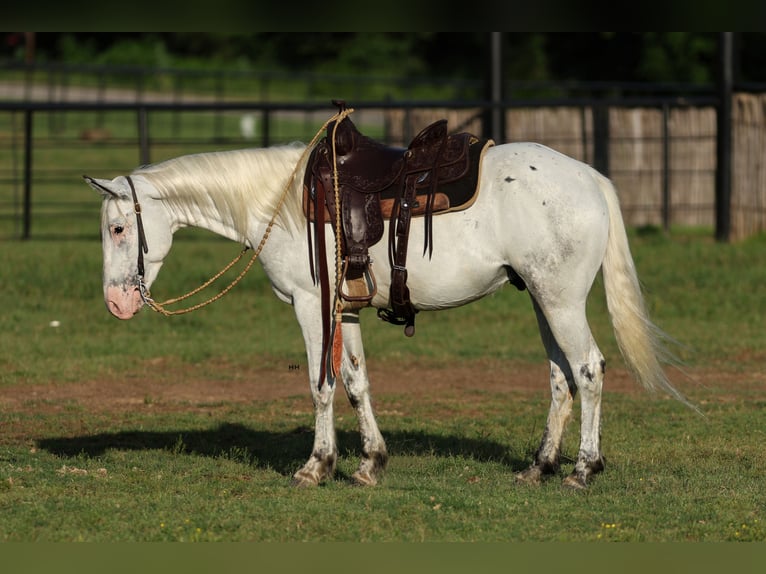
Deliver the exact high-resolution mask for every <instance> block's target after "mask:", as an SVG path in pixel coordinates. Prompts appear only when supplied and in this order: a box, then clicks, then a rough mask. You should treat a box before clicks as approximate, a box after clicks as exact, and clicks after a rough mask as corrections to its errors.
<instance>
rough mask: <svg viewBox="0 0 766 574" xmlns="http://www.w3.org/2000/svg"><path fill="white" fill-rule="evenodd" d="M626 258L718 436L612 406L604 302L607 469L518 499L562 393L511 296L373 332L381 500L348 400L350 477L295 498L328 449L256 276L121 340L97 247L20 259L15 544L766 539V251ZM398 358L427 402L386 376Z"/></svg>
mask: <svg viewBox="0 0 766 574" xmlns="http://www.w3.org/2000/svg"><path fill="white" fill-rule="evenodd" d="M94 200H95V199H94ZM95 201H97V200H95ZM93 223H94V225H97V222H96V221H94V222H93ZM631 239H632V242H633V246H634V255H635V257H636V261H637V266H638V269H639V272H640V274H641V276H642V279H643V281H644V283H645V285H646V289H647V293H648V298H649V304H650V307H651V309H652V311H653V315H654V317H655V319H656V320H657V322H658V323H659V324H660V325H661V326H662V327H663V328H665V329H666V330H667V331H668V332H669V333H671V334H672V335H673V336H675V337H676V338H677V339H678V340H679V341H680V342H681V343H682V346H679V347H677V348H676V349H675V350H676V352H677V353H678V354H679V355H680V356H681V357H682V358H683V360H684V361H685V362H686V369H687V370H688V371H689V373H690V374H691V376H692V377H693V378H694V379H695V380H696V381H697V382H694V381H688V380H686V379H685V378H684V377H682V376H677V375H674V379H675V380H676V381H677V382H678V384H679V386H680V387H681V388H682V389H683V390H684V391H685V392H686V393H687V394H688V395H689V396H690V397H691V398H692V399H693V400H694V401H695V402H696V403H697V404H699V405H700V407H701V408H702V410H703V411H704V413H705V415H706V416H705V417H704V418H703V417H700V416H698V415H696V414H695V413H693V412H691V411H690V410H689V409H687V408H685V407H684V406H682V405H681V404H679V403H677V402H675V401H672V400H669V399H662V398H654V397H650V396H647V395H645V394H643V393H642V392H639V391H637V390H636V389H635V387H630V385H626V384H620V385H617V387H619V388H616V389H610V373H611V374H612V379H611V380H612V381H616V380H617V379H616V378H615V377H617V378H619V377H622V378H623V379H624V373H623V374H621V373H620V366H621V361H620V358H619V356H618V355H617V351H616V347H615V344H614V341H613V338H612V335H611V327H610V326H609V324H608V319H607V317H606V311H605V304H604V301H603V294H602V290H601V286H600V284H599V283H597V285H596V287H595V289H594V292H593V295H592V297H591V302H590V309H589V310H590V315H591V319H592V325H593V330H594V333H595V334H596V337H597V339H598V340H599V342H600V345H601V347H602V349H603V350H604V353H605V355H606V356H607V361H608V364H609V368H608V371H607V382H606V393H605V397H604V421H603V432H602V434H603V440H604V451H605V455H606V457H607V469H606V471H605V472H604V473H603V474H602V475H599V476H597V477H596V478H595V480H594V481H593V483H592V485H591V488H590V490H589V491H588V492H587V493H584V494H580V495H574V494H572V493H569V492H565V491H563V490H562V489H561V487H560V478H561V477H558V478H554V479H552V480H550V481H548V482H546V483H545V484H544V485H543V486H542V487H540V488H525V487H519V486H516V485H515V484H514V482H513V473H514V472H515V471H517V470H520V469H522V468H524V467H525V466H526V465H527V464H529V462H530V459H531V456H532V454H533V452H534V449H535V448H536V446H537V442H538V440H539V437H540V434H541V432H542V427H543V424H544V418H545V413H546V411H547V401H548V396H547V395H548V393H547V390H546V387H547V382H546V379H547V374H546V372H545V361H544V356H543V353H542V349H541V345H540V343H539V338H538V335H537V332H536V326H535V320H534V314H533V313H532V310H531V306H530V304H529V301H528V299H527V297H526V296H525V295H524V294H519V293H518V292H516V290H515V289H514V288H512V287H509V288H507V289H505V290H503V291H502V292H500V293H499V294H497V295H495V296H492V297H489V298H487V299H485V300H482V301H480V302H479V303H476V304H474V305H472V306H468V307H465V308H462V309H458V310H454V311H448V312H442V313H430V314H429V313H427V314H424V315H422V316H421V317H420V318H419V326H418V334H417V336H416V337H414V338H413V339H407V338H405V337H403V336H402V334H401V332H400V329H399V328H395V327H391V326H388V325H385V324H382V323H380V322H378V321H377V320H375V319H374V317H373V314H372V313H368V314H364V315H363V323H364V327H365V335H366V342H367V353H368V361H369V363H370V367H371V370H372V371H373V392H374V397H375V402H376V406H377V410H378V412H379V422H380V424H381V427H382V431H383V433H384V435H385V437H386V439H387V441H388V445H389V450H390V453H391V455H392V460H391V463H390V466H389V471H388V473H387V474H386V476H385V478H384V481H383V483H382V484H381V485H380V486H378V487H376V488H372V489H365V488H356V487H352V486H351V485H350V482H349V479H348V477H349V476H350V475H351V473H352V472H353V471H354V470H355V468H356V464H357V462H358V455H359V439H358V435H357V433H356V430H355V420H354V417H353V415H352V412H351V410H350V408H349V407H348V406H347V404H346V401H345V397H343V396H342V391H339V393H338V395H339V396H338V397H337V399H338V400H337V401H336V402H337V406H338V408H337V411H338V412H337V415H338V429H339V430H338V432H339V444H340V448H341V458H340V461H339V468H338V474H337V478H336V480H335V481H332V482H329V483H327V484H325V485H323V486H321V487H319V488H316V489H308V490H296V489H294V488H292V487H291V486H290V485H289V482H290V480H289V477H290V475H291V474H292V473H293V472H294V471H295V470H296V469H297V468H299V467H300V466H301V465H302V464H303V462H305V459H306V458H307V457H308V454H309V452H310V449H311V440H312V434H311V428H312V425H313V422H312V408H311V401H310V397H309V395H308V389H307V388H306V382H305V381H304V377H305V374H304V373H305V372H306V371H305V357H304V351H303V348H302V341H301V337H300V333H299V331H298V328H297V325H296V323H295V321H294V319H293V316H292V310H291V309H290V308H289V307H288V306H286V305H283V304H281V303H279V302H278V301H277V300H276V299H275V298H274V297H273V296H272V295H271V293H270V290H269V286H268V283H267V281H266V278H265V277H264V276H263V274H262V272H261V271H260V270H257V271H256V272H254V273H253V274H251V275H250V276H248V278H247V279H246V280H245V281H244V283H243V284H241V285H240V286H238V287H237V288H236V289H235V290H234V291H233V292H232V293H231V294H230V295H228V296H227V297H226V298H224V299H223V300H222V301H220V302H219V303H216V304H215V305H214V306H213V307H209V308H207V309H205V310H203V311H200V312H198V313H195V314H192V315H188V316H183V317H178V318H174V319H171V320H168V319H165V318H163V317H161V316H158V315H155V314H150V313H148V312H144V313H142V314H141V316H139V317H138V318H136V319H134V320H133V321H130V322H127V323H123V322H118V321H116V320H114V319H112V318H111V317H109V316H108V314H107V312H106V311H105V309H104V307H103V302H102V297H101V282H100V257H101V254H100V244H99V242H98V240H97V239H96V238H95V237H94V238H93V239H87V238H81V239H77V240H56V239H46V240H32V241H28V242H5V243H4V244H3V245H2V250H3V265H2V266H0V285H2V289H0V298H2V308H3V313H2V315H0V366H1V367H2V368H1V369H0V407H1V408H2V410H1V411H0V510H1V511H2V515H3V521H2V522H0V540H6V541H73V540H87V541H97V540H101V541H148V540H151V541H170V540H178V541H207V540H216V541H223V540H226V541H244V540H247V541H303V540H310V541H330V540H335V541H524V540H526V541H739V540H742V541H749V540H752V541H766V524H765V523H764V521H765V520H766V491H764V488H763V472H764V469H766V455H764V449H763V444H764V438H765V437H764V425H763V412H764V406H766V399H765V398H764V394H763V389H764V386H763V385H764V382H765V381H766V378H765V377H764V372H763V362H764V349H766V346H765V345H764V343H765V342H764V337H765V335H764V329H763V325H764V318H765V317H764V314H765V313H766V302H764V298H763V287H762V286H763V285H764V284H766V268H765V267H764V266H763V264H762V263H763V256H762V254H763V252H764V248H766V238H764V237H758V238H754V239H752V240H750V241H747V242H744V243H742V244H737V245H721V244H716V243H714V242H712V241H711V240H710V239H708V238H707V237H706V236H702V235H696V234H690V233H677V234H676V235H674V237H673V238H672V239H669V238H667V237H665V236H664V235H662V234H660V233H656V232H651V231H647V232H643V233H633V234H632V238H631ZM236 250H237V246H236V245H234V244H231V243H227V242H224V241H220V240H217V239H215V238H212V237H210V236H208V235H206V234H201V233H198V232H188V233H184V234H182V235H181V236H180V237H179V239H178V241H177V244H176V246H175V247H174V251H173V252H172V253H171V256H170V259H169V261H168V262H167V264H166V267H165V268H164V269H163V272H162V274H161V276H160V279H159V280H158V282H157V284H156V286H155V292H156V294H157V296H160V297H161V296H163V295H166V294H167V295H172V294H176V293H178V292H181V291H184V290H187V289H188V288H189V287H191V286H192V285H196V284H197V283H199V282H200V281H201V280H202V279H205V278H206V277H207V276H209V275H210V274H211V273H212V272H214V271H216V270H217V269H218V268H219V267H220V266H221V265H222V264H223V263H224V262H225V261H227V260H228V259H230V258H231V256H233V255H234V254H235V253H236ZM52 321H58V326H56V327H54V326H51V324H52V323H51V322H52ZM54 324H55V323H54ZM445 333H446V334H449V337H448V338H446V339H445V337H444V334H445ZM394 360H395V361H397V362H400V363H402V364H403V365H405V367H406V369H405V372H406V373H408V375H409V376H410V377H411V379H410V381H409V382H407V381H402V380H399V379H398V378H397V376H396V373H394V374H391V375H386V374H385V369H384V368H383V366H385V365H387V364H390V363H391V362H392V361H394ZM418 373H420V375H418ZM376 375H377V376H378V379H376V378H375V376H376ZM536 377H539V385H538V386H530V385H527V384H526V383H525V384H522V383H521V382H520V381H521V380H527V379H530V380H536ZM376 380H377V381H379V382H378V385H377V386H376ZM429 381H430V383H429ZM506 381H507V383H506ZM429 384H432V385H433V387H432V388H433V389H434V391H431V390H429V387H428V385H429ZM376 389H377V391H376ZM577 422H578V421H577V420H575V421H573V427H572V429H571V432H570V433H569V435H568V436H567V438H566V442H565V452H564V454H565V457H566V458H567V459H568V460H570V461H571V459H573V458H574V456H575V455H576V452H577V444H576V439H577V434H578V433H577V432H576V427H575V426H574V425H577ZM569 468H570V466H569V464H565V465H564V468H563V469H562V472H565V471H566V472H568V470H569Z"/></svg>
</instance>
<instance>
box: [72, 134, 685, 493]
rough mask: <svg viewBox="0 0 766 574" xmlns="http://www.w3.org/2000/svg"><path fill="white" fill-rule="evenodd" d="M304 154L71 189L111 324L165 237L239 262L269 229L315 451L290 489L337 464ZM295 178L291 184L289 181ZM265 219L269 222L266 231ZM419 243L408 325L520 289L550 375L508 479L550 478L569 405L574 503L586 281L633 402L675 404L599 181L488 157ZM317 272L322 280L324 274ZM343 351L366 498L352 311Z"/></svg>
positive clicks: (594, 396)
mask: <svg viewBox="0 0 766 574" xmlns="http://www.w3.org/2000/svg"><path fill="white" fill-rule="evenodd" d="M305 148H306V146H305V145H303V144H292V145H286V146H278V147H272V148H266V149H252V150H241V151H231V152H214V153H203V154H194V155H188V156H183V157H179V158H176V159H171V160H167V161H164V162H162V163H158V164H155V165H151V166H144V167H140V168H138V169H136V170H135V171H134V172H133V173H132V174H131V175H130V176H129V177H124V176H119V177H117V178H115V179H113V180H105V179H93V178H89V177H87V176H86V178H85V179H86V180H87V181H88V183H89V184H90V185H91V186H92V187H94V188H95V189H97V190H98V191H100V192H101V194H102V195H103V198H104V201H103V206H102V216H101V217H102V235H103V256H104V261H103V264H104V270H103V283H104V299H105V302H106V306H107V309H108V310H109V311H110V312H111V313H112V314H113V315H114V316H116V317H118V318H120V319H130V318H131V317H133V316H134V315H135V314H136V313H137V312H138V311H139V309H140V308H141V307H142V305H143V304H144V300H143V297H142V289H148V288H149V287H150V286H151V285H152V283H153V282H154V280H155V279H156V278H157V274H158V272H159V270H160V267H161V266H162V262H163V260H164V259H165V257H166V256H167V254H168V252H169V251H170V248H171V243H172V238H173V233H174V232H175V231H176V230H177V229H179V228H182V227H185V226H195V227H201V228H205V229H208V230H210V231H213V232H215V233H217V234H220V235H222V236H224V237H227V238H229V239H231V240H233V241H237V242H240V243H243V244H245V245H249V246H257V245H258V244H259V243H261V240H262V238H263V237H264V234H265V233H266V230H267V228H268V229H269V231H270V233H266V235H267V239H268V240H267V241H266V242H265V244H264V245H263V248H262V251H261V253H260V261H261V264H262V266H263V269H264V270H265V272H266V274H267V275H268V277H269V279H270V281H271V284H272V287H273V290H274V292H275V293H276V295H277V297H278V298H279V299H280V300H282V301H284V302H286V303H289V304H291V305H292V306H293V307H294V308H295V314H296V316H297V319H298V322H299V324H300V327H301V330H302V333H303V337H304V340H305V345H306V353H307V355H308V373H309V383H310V385H309V386H310V389H311V393H312V397H313V403H314V409H315V435H314V445H313V450H312V452H311V456H310V458H309V460H308V462H306V464H305V465H304V466H303V467H302V468H301V469H299V470H298V471H297V472H296V473H295V475H294V477H293V480H294V483H296V484H298V485H316V484H318V483H320V482H321V481H323V480H324V479H327V478H328V477H331V476H332V474H333V472H334V470H335V464H336V460H337V456H338V451H337V445H336V435H335V427H334V421H333V396H334V394H335V386H334V385H333V384H320V381H319V380H318V377H319V373H320V364H321V360H322V358H321V357H320V355H321V346H322V320H321V314H320V288H319V287H318V286H317V285H316V284H315V283H314V281H313V280H312V277H311V274H310V272H309V255H308V249H307V232H306V225H307V223H306V221H305V218H304V215H303V212H302V203H301V202H302V177H303V172H304V169H305V165H303V164H301V165H297V164H299V163H300V162H301V160H302V158H303V157H305V154H304V150H305ZM296 166H297V176H296V177H294V179H293V180H290V177H291V174H293V172H294V170H295V169H296ZM288 183H289V190H288V192H287V195H286V196H285V199H284V202H283V203H282V204H280V203H279V202H280V197H281V196H282V192H283V189H287V186H288ZM137 206H138V207H137ZM137 211H139V212H140V214H141V215H140V216H139V215H138V214H137ZM276 211H278V215H277V216H276V220H275V222H274V224H273V225H269V221H270V219H271V217H272V216H273V214H274V213H275V212H276ZM418 223H420V220H414V221H413V223H412V231H411V239H410V244H411V245H415V246H418V245H422V244H423V239H424V238H423V233H424V231H423V226H422V225H418ZM140 228H143V229H140ZM432 231H433V245H434V249H433V256H432V257H431V258H430V259H429V258H428V257H421V256H420V253H411V254H410V257H409V259H408V260H407V263H408V275H409V278H408V286H409V289H410V293H411V299H412V303H413V305H414V306H415V308H416V309H429V310H437V309H447V308H451V307H457V306H460V305H464V304H466V303H470V302H472V301H474V300H476V299H479V298H480V297H483V296H484V295H487V294H489V293H492V292H493V291H495V290H497V289H499V288H500V287H502V286H503V285H505V284H506V283H508V282H509V281H513V282H514V284H517V286H519V287H521V288H523V287H524V286H525V287H526V289H527V290H528V292H529V295H530V297H531V299H532V305H533V307H534V310H535V313H536V314H537V321H538V324H539V328H540V333H541V336H542V341H543V344H544V346H545V349H546V351H547V355H548V358H549V361H550V386H551V392H552V401H551V405H550V411H549V413H548V420H547V425H546V427H545V431H544V433H543V436H542V441H541V443H540V446H539V448H538V450H537V452H536V453H535V455H534V462H533V463H532V465H531V466H530V467H529V468H528V469H526V470H524V471H522V472H520V473H518V474H517V475H516V478H517V480H518V481H520V482H524V483H539V482H540V481H541V479H542V478H543V477H545V476H546V475H551V474H554V473H555V472H557V470H558V468H559V451H560V448H561V441H562V434H563V431H564V429H565V426H566V424H567V422H568V420H569V419H570V415H571V412H572V405H573V400H574V397H575V395H576V393H577V392H579V393H580V396H581V410H582V417H581V428H580V446H579V453H578V456H577V461H576V463H575V465H574V469H573V471H572V473H571V474H570V475H568V476H566V477H565V478H564V486H567V487H571V488H585V487H586V485H587V483H588V481H589V479H590V477H591V475H593V474H595V473H597V472H599V471H601V470H603V468H604V458H603V456H602V452H601V445H600V439H601V437H600V430H601V390H602V386H603V382H604V368H605V362H604V357H603V355H602V354H601V351H600V350H599V348H598V346H597V345H596V342H595V341H594V339H593V336H592V335H591V331H590V328H589V326H588V321H587V318H586V313H585V306H586V298H587V295H588V292H589V291H590V289H591V286H592V284H593V281H594V278H595V276H596V274H597V272H598V270H599V268H600V269H601V270H602V273H603V280H604V286H605V290H606V298H607V302H608V308H609V313H610V315H611V318H612V323H613V327H614V330H615V334H616V339H617V342H618V344H619V347H620V350H621V352H622V355H623V357H624V359H625V362H626V364H627V366H628V367H629V369H630V370H631V371H632V373H633V374H634V375H635V377H636V378H637V380H638V381H640V383H642V384H643V386H644V387H646V388H647V389H649V390H655V389H661V390H664V391H666V392H668V393H669V394H671V395H672V396H674V397H676V398H678V399H680V400H682V401H684V402H686V401H685V399H684V398H683V396H682V395H681V394H680V393H679V392H678V391H677V390H676V389H675V388H674V387H673V385H672V384H671V383H670V382H669V381H668V379H667V378H666V376H665V374H664V372H663V370H662V367H661V361H662V360H663V359H664V358H665V355H664V353H663V348H662V346H661V342H660V341H661V333H660V332H659V331H658V330H657V328H656V327H655V326H654V325H653V324H652V323H651V322H650V320H649V318H648V316H647V313H646V310H645V305H644V300H643V297H642V294H641V290H640V287H639V282H638V278H637V275H636V270H635V268H634V264H633V260H632V257H631V253H630V249H629V245H628V240H627V236H626V233H625V227H624V224H623V220H622V216H621V214H620V208H619V204H618V199H617V196H616V193H615V190H614V188H613V186H612V184H611V183H610V181H609V180H607V179H606V178H605V177H603V176H602V175H601V174H599V173H598V172H597V171H595V170H594V169H592V168H591V167H589V166H588V165H586V164H584V163H581V162H579V161H577V160H575V159H572V158H570V157H567V156H565V155H562V154H560V153H557V152H555V151H553V150H551V149H549V148H547V147H545V146H542V145H539V144H534V143H511V144H505V145H498V146H495V147H492V148H490V149H489V150H488V151H487V152H486V154H485V156H484V159H483V164H482V172H481V176H480V191H479V195H478V198H477V200H476V201H475V203H474V204H473V205H472V206H471V207H470V208H468V209H466V210H465V211H461V212H456V213H447V214H444V215H438V216H436V217H434V219H433V230H432ZM386 235H387V233H386V234H385V235H384V237H385V236H386ZM415 249H417V247H416V248H415ZM386 250H387V246H386V242H385V241H382V242H380V243H379V244H377V245H375V246H374V247H372V248H371V250H370V255H371V257H372V259H373V261H374V262H375V263H374V266H375V269H374V271H375V276H376V278H377V281H378V290H377V295H376V296H375V297H374V299H373V300H372V306H373V307H375V308H386V307H387V306H388V293H389V286H390V268H389V263H388V256H387V251H386ZM327 253H328V254H330V255H328V257H329V256H331V255H332V254H333V253H334V238H333V233H328V234H327ZM139 259H140V263H139ZM329 265H330V267H329V268H330V269H333V263H332V262H329ZM144 267H145V269H144ZM521 281H523V284H522V283H521ZM141 282H143V284H144V285H143V286H142V285H141ZM342 335H343V355H342V362H341V371H340V373H341V380H342V382H343V385H344V387H345V390H346V393H347V395H348V398H349V400H350V402H351V405H352V406H353V408H354V409H355V411H356V415H357V416H358V419H359V429H360V433H361V436H362V452H363V454H362V460H361V463H360V466H359V468H358V470H357V471H356V472H355V473H354V475H353V479H354V480H355V481H356V482H357V483H360V484H365V485H374V484H376V483H377V482H378V480H379V479H380V477H381V475H382V473H383V471H384V469H385V466H386V463H387V459H388V455H387V451H386V446H385V442H384V440H383V437H382V436H381V433H380V430H379V428H378V425H377V422H376V420H375V415H374V413H373V409H372V406H371V399H370V388H369V381H368V377H367V369H366V364H365V357H364V349H363V346H362V335H361V332H360V327H359V321H358V311H356V312H353V311H352V312H349V313H346V314H345V315H344V321H343V323H342Z"/></svg>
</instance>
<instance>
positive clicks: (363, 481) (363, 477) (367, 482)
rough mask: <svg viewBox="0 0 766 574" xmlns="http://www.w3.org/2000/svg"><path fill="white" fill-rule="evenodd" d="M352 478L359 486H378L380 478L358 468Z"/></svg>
mask: <svg viewBox="0 0 766 574" xmlns="http://www.w3.org/2000/svg"><path fill="white" fill-rule="evenodd" d="M351 480H352V481H353V482H354V484H355V485H357V486H376V485H377V484H378V479H377V478H376V477H375V476H373V475H372V474H370V473H369V472H363V471H361V470H357V471H356V472H355V473H354V474H352V475H351Z"/></svg>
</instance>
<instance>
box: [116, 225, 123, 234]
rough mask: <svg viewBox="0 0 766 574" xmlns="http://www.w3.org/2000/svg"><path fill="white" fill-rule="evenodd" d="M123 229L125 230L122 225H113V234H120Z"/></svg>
mask: <svg viewBox="0 0 766 574" xmlns="http://www.w3.org/2000/svg"><path fill="white" fill-rule="evenodd" d="M123 231H125V228H124V227H123V226H122V225H115V226H114V234H115V235H120V234H121V233H122V232H123Z"/></svg>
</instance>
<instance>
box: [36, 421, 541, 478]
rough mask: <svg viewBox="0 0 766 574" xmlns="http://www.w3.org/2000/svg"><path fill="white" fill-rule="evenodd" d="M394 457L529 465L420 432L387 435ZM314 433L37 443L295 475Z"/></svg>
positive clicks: (238, 432) (348, 438) (348, 450)
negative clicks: (204, 459) (163, 454)
mask: <svg viewBox="0 0 766 574" xmlns="http://www.w3.org/2000/svg"><path fill="white" fill-rule="evenodd" d="M385 438H386V444H387V446H388V452H389V455H390V456H394V457H396V456H420V455H425V456H436V457H450V456H462V457H465V458H469V459H474V460H477V461H484V462H487V461H489V462H498V463H501V464H504V465H506V466H508V467H509V468H510V469H512V470H514V471H517V470H521V469H522V468H525V467H526V466H527V464H528V462H529V461H525V460H524V459H522V458H519V457H518V456H516V453H511V452H510V449H509V448H508V447H507V446H506V445H503V444H500V443H498V442H496V441H493V440H491V439H486V438H466V437H462V436H455V435H447V436H445V435H438V434H428V433H424V432H416V431H393V432H387V433H385ZM359 442H360V437H359V434H358V433H356V432H348V431H338V450H339V452H340V456H341V457H354V456H359V454H360V449H359ZM312 443H313V430H312V429H310V428H308V427H305V426H301V427H297V428H295V429H292V430H289V431H286V432H274V431H264V430H254V429H251V428H248V427H246V426H244V425H241V424H232V423H225V424H222V425H220V426H218V427H216V428H212V429H206V430H186V431H185V430H172V431H130V430H128V431H119V432H109V433H99V434H94V435H82V436H76V437H50V438H43V439H39V440H38V441H37V444H38V446H39V447H40V448H42V449H44V450H46V451H48V452H50V453H51V454H54V455H57V456H63V457H78V456H86V457H98V456H101V455H103V454H104V453H105V452H106V451H107V450H134V451H140V450H164V451H168V452H174V453H178V454H184V455H189V454H194V455H201V456H208V457H213V458H219V457H221V458H229V459H232V460H237V461H240V462H242V463H245V464H249V465H253V466H255V467H258V468H268V469H272V470H275V471H276V472H278V473H280V474H284V475H291V474H293V473H294V472H295V471H296V470H298V468H300V467H301V466H302V465H303V463H304V462H305V461H306V460H307V459H308V457H309V454H310V453H311V448H312Z"/></svg>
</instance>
